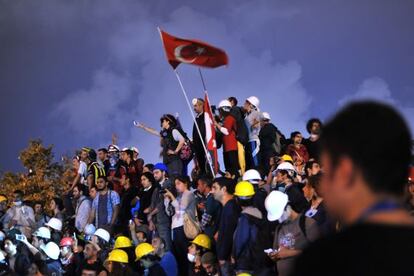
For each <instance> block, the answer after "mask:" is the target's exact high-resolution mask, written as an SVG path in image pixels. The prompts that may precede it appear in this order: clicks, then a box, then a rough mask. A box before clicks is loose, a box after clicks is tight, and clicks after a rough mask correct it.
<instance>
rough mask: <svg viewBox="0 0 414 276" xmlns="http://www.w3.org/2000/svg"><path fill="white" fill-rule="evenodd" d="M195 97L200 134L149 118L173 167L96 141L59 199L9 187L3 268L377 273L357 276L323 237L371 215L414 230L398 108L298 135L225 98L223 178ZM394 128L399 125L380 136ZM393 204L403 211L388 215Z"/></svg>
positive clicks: (0, 208) (251, 106)
mask: <svg viewBox="0 0 414 276" xmlns="http://www.w3.org/2000/svg"><path fill="white" fill-rule="evenodd" d="M192 103H193V106H194V111H195V113H196V119H195V124H197V126H196V125H194V126H193V132H192V138H191V139H190V138H189V137H187V134H186V132H185V131H184V130H183V128H182V127H181V125H180V122H179V120H178V119H177V118H175V117H174V116H173V115H171V114H165V115H162V116H161V118H160V124H161V131H157V130H155V129H154V128H150V127H148V126H145V125H144V124H142V123H137V124H136V126H137V127H138V128H140V129H143V130H145V131H147V132H149V133H151V134H153V135H155V136H158V137H159V138H157V139H160V145H161V157H162V162H160V163H156V164H149V163H145V161H144V160H143V159H142V158H140V154H139V150H138V148H136V147H125V148H122V149H121V148H120V147H118V146H117V145H115V144H111V145H109V146H108V147H107V148H100V149H97V150H95V149H93V148H90V147H84V148H82V149H81V150H80V152H79V155H76V156H74V157H73V181H72V183H70V185H68V187H67V189H66V192H65V193H64V194H62V195H59V196H58V195H57V196H56V197H55V198H53V199H51V200H50V201H49V202H28V201H25V194H24V191H20V190H16V191H14V194H13V197H12V198H8V197H7V196H6V195H0V217H1V218H0V222H1V228H2V230H1V232H0V246H1V250H0V275H84V276H93V275H101V276H102V275H157V276H158V275H160V276H161V275H171V276H176V275H180V276H185V275H189V276H191V275H222V276H226V275H281V276H283V275H292V274H294V275H340V274H341V273H330V272H329V273H328V272H327V270H324V269H323V267H320V266H323V263H324V262H325V266H327V265H326V264H328V260H330V259H331V260H333V262H337V263H338V266H339V265H340V266H341V268H339V267H338V268H337V269H344V270H345V271H348V272H350V274H351V275H372V274H370V273H366V274H364V273H362V274H358V273H356V274H352V272H354V270H352V269H357V268H356V267H358V266H357V264H352V265H348V264H347V263H346V259H347V258H346V257H347V256H346V255H344V254H345V253H343V254H341V256H342V257H341V260H340V261H338V260H336V259H335V258H334V256H329V254H334V255H335V254H336V251H334V250H339V248H336V249H335V248H333V247H332V245H331V244H335V242H338V240H334V239H332V238H331V242H332V243H331V244H330V243H326V242H325V243H322V246H324V247H322V248H324V249H325V250H326V251H324V252H321V250H320V247H315V246H314V245H315V244H317V243H318V242H320V241H323V240H325V239H329V238H330V237H332V236H334V234H335V233H337V232H339V231H342V230H343V229H348V230H349V228H348V227H349V226H350V225H353V224H354V223H357V224H361V222H363V221H365V220H368V219H371V217H373V218H374V222H375V223H380V224H381V223H385V224H387V223H388V224H392V223H393V222H394V224H400V223H402V224H407V225H410V227H412V225H411V223H412V222H411V217H410V216H409V215H408V217H409V218H408V217H406V215H405V214H406V213H404V212H406V210H407V214H408V211H410V212H411V213H413V210H414V171H413V170H412V171H411V178H408V180H407V176H408V168H409V163H410V157H411V155H410V154H411V148H410V147H411V144H410V143H411V139H410V135H409V131H408V130H407V128H406V125H404V123H403V122H402V119H401V118H400V117H399V116H398V115H397V114H396V113H395V112H394V111H393V110H392V109H390V108H389V107H387V106H383V105H379V104H374V103H361V104H359V105H358V104H355V105H354V106H351V107H349V108H348V109H345V110H344V111H341V112H342V113H339V114H338V115H337V116H336V117H335V118H334V119H332V121H331V122H329V123H328V125H326V126H323V125H322V122H321V121H320V120H319V119H316V118H313V119H310V120H309V121H308V123H307V125H306V129H307V131H308V132H309V137H307V138H304V136H303V135H302V133H300V132H298V131H295V132H292V133H291V135H290V137H288V138H286V137H285V136H284V135H283V133H282V132H281V131H280V130H279V129H278V128H277V127H276V126H275V125H274V124H273V123H272V120H271V116H270V114H269V113H268V112H261V111H260V109H259V107H260V101H259V99H258V98H257V97H255V96H251V97H249V98H247V99H246V100H245V102H244V104H243V106H238V102H237V99H236V98H234V97H230V98H228V99H225V100H223V101H221V102H220V103H219V105H218V106H217V108H216V107H215V106H212V110H213V112H214V113H215V114H216V116H215V118H214V126H215V129H216V133H217V136H216V142H217V145H218V147H220V148H222V152H223V160H224V168H223V167H220V168H219V169H218V172H217V174H216V173H213V172H212V171H211V168H212V166H211V164H210V163H209V158H207V157H206V151H205V148H204V145H205V144H206V141H205V140H206V138H205V137H206V131H207V130H206V125H205V120H204V116H205V110H204V106H205V105H204V101H203V100H202V99H194V100H193V102H192ZM358 112H359V113H358ZM370 112H371V113H370ZM381 116H382V117H381ZM387 116H388V117H387ZM381 118H382V121H380V123H378V122H377V121H378V120H381ZM370 120H371V121H370ZM387 120H388V121H387ZM361 121H362V122H361ZM376 122H377V123H376ZM401 122H402V123H401ZM361 124H368V125H362V126H361ZM381 124H385V126H386V127H388V128H385V131H383V132H381V133H379V132H376V131H377V130H378V129H380V127H382V125H381ZM197 128H198V129H197ZM390 131H393V132H395V133H397V134H395V135H394V136H393V133H389V132H390ZM322 133H323V134H322ZM321 134H322V135H321ZM375 135H380V137H373V136H375ZM366 136H368V137H366ZM374 140H375V141H374ZM406 140H408V141H409V145H407V144H406ZM203 142H204V143H203ZM398 154H399V156H398ZM394 157H395V158H399V160H400V161H398V160H394V159H391V162H392V163H393V164H386V166H384V163H385V162H388V161H390V158H394ZM191 161H193V162H194V168H193V169H192V171H191V172H188V170H187V168H188V164H189V163H190V162H191ZM384 174H385V175H387V177H385V176H384ZM331 182H334V183H336V184H335V185H330V184H329V183H331ZM337 183H339V184H337ZM403 194H404V195H403ZM377 195H378V197H377ZM379 195H381V196H379ZM403 196H405V197H404V199H405V202H404V204H402V201H401V200H402V198H403ZM374 199H378V200H374ZM369 200H371V201H369ZM377 201H380V203H381V204H382V205H380V206H379V207H378V206H377V205H375V203H377ZM358 204H359V205H358ZM371 205H374V206H373V207H372V208H371ZM384 206H385V207H384ZM358 208H359V209H358ZM381 212H386V215H387V214H392V213H393V212H397V213H396V215H395V216H398V214H399V215H400V216H399V217H398V220H397V222H395V221H393V220H392V219H391V222H388V221H387V218H388V217H386V215H385V218H384V220H381V219H382V217H381V216H380V215H381V214H382V213H381ZM398 212H401V213H398ZM377 216H379V218H377ZM395 216H393V218H395ZM351 229H352V227H351ZM374 229H375V228H374ZM407 229H408V228H407ZM413 229H414V228H413ZM413 229H411V228H409V230H411V231H412V230H413ZM379 230H381V229H379ZM349 231H350V230H349ZM413 233H414V232H413ZM377 236H378V238H380V237H381V235H380V234H378V233H377ZM408 236H410V237H411V236H412V234H408V233H407V232H403V231H402V232H401V233H400V237H399V238H401V237H408ZM359 238H361V237H359ZM315 241H316V242H315ZM340 241H341V242H342V243H339V242H338V243H337V244H339V245H338V246H342V247H345V248H348V247H349V246H350V245H352V240H346V241H347V242H348V243H349V244H350V245H347V244H346V243H344V242H343V240H340ZM358 241H359V240H358ZM368 244H369V243H368ZM383 244H384V243H383ZM385 244H387V243H386V242H385ZM356 246H358V245H356ZM364 246H366V247H369V245H367V244H366V243H365V244H364ZM371 246H372V245H371ZM386 248H387V249H389V248H388V247H386ZM407 248H411V247H409V246H408V245H407ZM355 249H356V250H358V248H355ZM362 249H363V250H368V249H367V248H365V247H362ZM312 250H313V251H312ZM345 250H347V249H345ZM350 250H351V249H349V251H345V252H348V253H349V254H355V253H351V252H350ZM363 250H362V251H363ZM312 252H317V254H315V253H312ZM403 252H405V251H404V250H403V251H402V252H401V253H400V254H398V255H401V254H402V253H403ZM318 254H321V255H318ZM360 254H361V255H362V253H360ZM322 255H323V256H324V257H323V258H322V257H319V256H322ZM305 256H306V257H307V258H305ZM387 256H388V257H389V254H387ZM318 258H319V259H318ZM365 258H368V259H369V257H366V256H365ZM401 258H402V260H405V259H406V258H407V257H405V258H404V257H401ZM309 259H311V260H313V261H309ZM361 259H363V258H361ZM391 259H392V260H394V259H395V257H391ZM391 259H390V260H391ZM378 260H379V259H378ZM384 263H386V262H384ZM398 263H399V262H398ZM365 265H366V267H371V266H370V265H369V264H368V265H367V264H365ZM315 266H316V267H315ZM392 267H393V265H389V268H392ZM400 269H401V267H400ZM336 271H337V272H338V271H342V270H336ZM355 271H358V270H355ZM361 271H370V270H364V269H363V270H361ZM400 271H403V272H406V270H404V269H402V270H400ZM316 272H318V273H316ZM345 274H346V275H348V274H347V273H345ZM397 274H398V273H397ZM397 274H394V275H397ZM390 275H393V274H390ZM401 275H403V274H401ZM404 275H405V274H404ZM407 275H408V274H407Z"/></svg>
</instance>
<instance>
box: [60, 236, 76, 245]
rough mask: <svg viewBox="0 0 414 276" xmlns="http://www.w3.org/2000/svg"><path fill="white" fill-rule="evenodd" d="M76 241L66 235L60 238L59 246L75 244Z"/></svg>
mask: <svg viewBox="0 0 414 276" xmlns="http://www.w3.org/2000/svg"><path fill="white" fill-rule="evenodd" d="M74 242H75V241H74V240H73V238H72V237H64V238H63V239H61V240H60V243H59V246H61V247H63V246H73V244H74Z"/></svg>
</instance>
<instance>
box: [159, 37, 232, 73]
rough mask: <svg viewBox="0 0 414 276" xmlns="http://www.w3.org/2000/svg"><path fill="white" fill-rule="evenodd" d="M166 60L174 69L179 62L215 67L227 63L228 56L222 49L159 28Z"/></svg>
mask: <svg viewBox="0 0 414 276" xmlns="http://www.w3.org/2000/svg"><path fill="white" fill-rule="evenodd" d="M159 31H160V35H161V40H162V42H163V44H164V49H165V53H166V55H167V59H168V62H169V63H170V64H171V66H172V67H173V68H174V69H175V68H177V66H178V65H179V64H180V63H187V64H193V65H197V66H202V67H209V68H216V67H219V66H222V65H227V64H228V57H227V54H226V52H224V51H223V50H221V49H219V48H216V47H214V46H211V45H209V44H207V43H205V42H202V41H199V40H193V39H191V40H190V39H183V38H178V37H175V36H172V35H170V34H168V33H166V32H164V31H162V30H160V29H159Z"/></svg>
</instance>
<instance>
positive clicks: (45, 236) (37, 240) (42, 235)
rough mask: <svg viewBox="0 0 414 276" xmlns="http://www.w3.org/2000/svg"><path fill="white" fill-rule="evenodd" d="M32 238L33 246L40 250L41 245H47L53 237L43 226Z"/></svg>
mask: <svg viewBox="0 0 414 276" xmlns="http://www.w3.org/2000/svg"><path fill="white" fill-rule="evenodd" d="M32 237H33V238H32V245H33V246H34V247H36V248H40V246H41V245H46V244H47V243H48V242H49V241H50V239H51V237H52V235H51V233H50V230H49V228H47V227H44V226H42V227H39V228H38V229H37V230H36V231H35V232H33V234H32Z"/></svg>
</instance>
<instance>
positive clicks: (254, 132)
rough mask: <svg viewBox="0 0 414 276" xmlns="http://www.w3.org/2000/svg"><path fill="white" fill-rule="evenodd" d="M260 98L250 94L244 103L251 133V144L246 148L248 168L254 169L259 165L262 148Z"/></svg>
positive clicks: (248, 128)
mask: <svg viewBox="0 0 414 276" xmlns="http://www.w3.org/2000/svg"><path fill="white" fill-rule="evenodd" d="M259 103H260V101H259V99H258V98H257V97H255V96H250V97H248V98H247V99H246V101H245V102H244V105H243V110H244V113H245V114H244V121H245V123H246V126H247V131H248V133H249V144H248V145H247V146H246V148H245V152H246V153H245V155H246V168H247V169H254V168H257V167H258V166H259V150H260V139H259V132H260V119H261V115H260V112H259Z"/></svg>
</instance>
